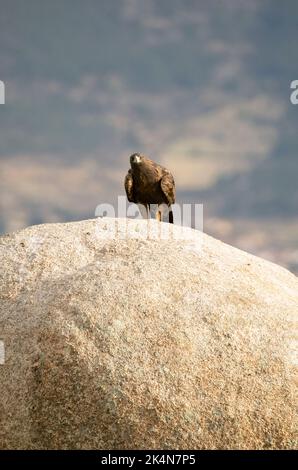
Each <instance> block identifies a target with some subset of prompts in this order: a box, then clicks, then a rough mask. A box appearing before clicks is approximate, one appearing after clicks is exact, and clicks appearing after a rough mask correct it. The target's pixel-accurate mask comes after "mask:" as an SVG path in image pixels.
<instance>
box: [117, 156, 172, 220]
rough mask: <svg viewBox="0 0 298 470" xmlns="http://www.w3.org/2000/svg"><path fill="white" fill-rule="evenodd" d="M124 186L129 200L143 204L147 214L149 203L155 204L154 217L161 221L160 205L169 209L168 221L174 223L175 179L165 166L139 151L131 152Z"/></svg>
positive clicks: (147, 214)
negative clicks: (172, 207)
mask: <svg viewBox="0 0 298 470" xmlns="http://www.w3.org/2000/svg"><path fill="white" fill-rule="evenodd" d="M129 161H130V169H129V170H128V173H127V175H126V177H125V181H124V187H125V191H126V195H127V199H128V200H129V202H134V203H135V204H140V205H141V206H145V209H146V217H147V218H148V216H149V211H150V204H157V206H158V208H157V211H156V219H157V220H159V221H161V214H162V207H161V206H162V205H166V206H167V208H168V211H169V223H171V224H172V223H174V218H173V211H172V209H171V205H172V204H175V195H176V191H175V181H174V178H173V175H172V174H171V173H170V172H169V170H167V169H166V168H165V167H163V166H161V165H158V164H157V163H155V162H154V161H153V160H151V159H150V158H148V157H145V156H144V155H141V154H140V153H133V154H132V155H131V156H130V158H129Z"/></svg>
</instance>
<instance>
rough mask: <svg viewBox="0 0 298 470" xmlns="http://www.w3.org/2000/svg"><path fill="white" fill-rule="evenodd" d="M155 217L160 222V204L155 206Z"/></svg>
mask: <svg viewBox="0 0 298 470" xmlns="http://www.w3.org/2000/svg"><path fill="white" fill-rule="evenodd" d="M155 218H156V220H158V222H161V206H160V205H158V206H157V211H156V214H155Z"/></svg>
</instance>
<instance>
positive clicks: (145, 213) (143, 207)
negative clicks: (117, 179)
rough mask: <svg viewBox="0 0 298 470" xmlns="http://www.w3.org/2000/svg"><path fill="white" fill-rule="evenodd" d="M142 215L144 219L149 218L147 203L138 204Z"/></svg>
mask: <svg viewBox="0 0 298 470" xmlns="http://www.w3.org/2000/svg"><path fill="white" fill-rule="evenodd" d="M138 207H139V210H140V213H141V216H142V217H143V219H149V212H148V205H147V204H138Z"/></svg>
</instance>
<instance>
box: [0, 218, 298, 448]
mask: <svg viewBox="0 0 298 470" xmlns="http://www.w3.org/2000/svg"><path fill="white" fill-rule="evenodd" d="M148 227H149V230H150V233H151V234H152V233H155V235H156V234H157V235H158V232H159V231H160V230H161V229H163V228H166V229H168V227H169V225H168V224H163V223H162V224H158V222H155V221H151V222H150V223H148V222H147V221H144V220H129V219H119V220H116V219H105V218H104V219H96V220H90V221H83V222H78V223H70V224H50V225H41V226H35V227H30V228H28V229H26V230H23V231H21V232H18V233H15V234H11V235H6V236H4V237H2V238H1V239H0V259H1V267H0V277H1V279H0V299H1V304H0V311H1V312H0V339H1V340H3V341H4V345H5V364H4V365H0V421H1V423H0V448H2V449H21V448H22V449H90V448H97V449H142V448H147V449H151V448H153V449H206V448H208V449H267V448H277V449H279V448H295V447H297V440H296V439H297V414H296V412H297V410H296V409H295V408H296V405H297V389H296V387H295V377H296V379H297V376H295V374H296V373H297V369H295V366H297V355H296V356H295V344H297V342H296V339H297V336H296V332H297V323H296V320H297V312H298V279H297V278H296V277H295V276H294V275H292V274H291V273H289V272H288V271H286V270H285V269H283V268H281V267H279V266H276V265H274V264H272V263H269V262H266V261H264V260H262V259H259V258H256V257H254V256H251V255H249V254H247V253H244V252H242V251H240V250H237V249H235V248H232V247H230V246H228V245H225V244H224V243H221V242H219V241H217V240H214V239H212V238H211V237H209V236H207V235H204V234H202V233H200V232H197V231H195V230H191V229H188V230H186V231H185V233H184V235H183V236H181V234H182V228H180V227H176V226H174V227H173V226H171V228H170V233H169V236H168V238H163V239H160V240H159V239H157V238H154V237H152V236H150V234H149V236H148V238H147V239H146V230H147V228H148ZM147 235H148V234H147ZM158 236H159V235H158Z"/></svg>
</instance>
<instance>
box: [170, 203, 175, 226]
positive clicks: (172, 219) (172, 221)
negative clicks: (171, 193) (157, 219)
mask: <svg viewBox="0 0 298 470" xmlns="http://www.w3.org/2000/svg"><path fill="white" fill-rule="evenodd" d="M169 223H170V224H173V223H174V215H173V211H172V208H171V206H170V211H169Z"/></svg>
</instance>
